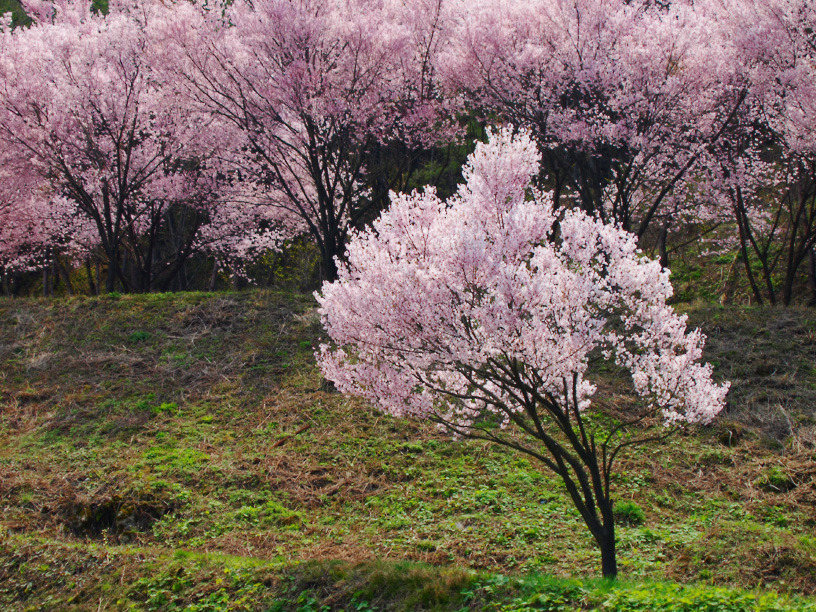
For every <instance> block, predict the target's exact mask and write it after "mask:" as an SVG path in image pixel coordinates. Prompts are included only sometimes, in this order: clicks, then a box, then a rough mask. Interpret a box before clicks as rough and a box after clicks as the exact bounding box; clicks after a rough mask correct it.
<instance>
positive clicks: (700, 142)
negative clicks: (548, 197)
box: [439, 0, 745, 265]
mask: <svg viewBox="0 0 816 612" xmlns="http://www.w3.org/2000/svg"><path fill="white" fill-rule="evenodd" d="M701 4H702V3H694V4H692V3H685V2H672V3H654V2H649V1H645V2H640V1H636V2H632V1H630V0H611V1H610V0H524V1H516V0H513V1H502V0H478V1H470V0H468V1H467V2H464V1H463V2H461V3H459V7H460V8H459V10H458V13H457V14H458V15H459V18H458V21H457V23H458V26H457V28H456V29H455V34H452V35H451V38H452V39H453V41H454V44H451V45H450V46H449V48H448V50H447V52H446V53H444V54H442V55H441V56H440V59H439V66H440V73H441V74H442V75H443V77H444V78H443V81H444V83H445V86H446V89H447V91H448V92H451V93H460V94H462V95H464V96H465V97H466V99H467V103H468V104H469V105H470V106H471V107H474V108H476V109H479V110H480V113H481V114H482V115H484V116H497V117H499V118H500V119H503V120H505V121H510V122H511V123H513V124H515V125H521V126H525V127H527V128H528V129H530V130H532V133H533V134H534V135H535V139H536V141H537V142H538V144H539V148H540V150H541V152H542V156H543V164H542V169H541V179H542V183H543V184H544V185H547V186H549V187H550V188H552V190H553V192H554V199H555V204H556V206H559V205H562V204H566V203H577V204H578V205H580V206H581V207H582V208H583V209H584V210H585V211H587V212H588V213H590V214H592V215H593V216H596V217H598V218H599V219H602V220H604V221H607V222H616V223H619V224H620V225H621V226H622V227H623V228H624V229H627V230H630V231H632V232H634V233H636V234H637V236H638V238H639V239H642V238H643V237H644V235H646V233H647V232H650V231H651V232H652V233H654V229H653V228H654V226H655V225H657V226H658V228H659V229H663V230H665V229H667V228H668V227H669V226H671V224H672V223H675V224H676V223H677V222H678V221H679V220H680V218H681V216H686V217H691V218H692V219H695V220H698V219H706V220H711V219H712V218H716V217H718V215H719V217H722V214H721V211H720V210H719V209H718V207H716V206H706V204H707V203H708V202H707V201H706V200H705V199H703V198H701V197H699V194H697V195H696V197H695V196H694V195H693V193H694V189H695V187H694V184H695V180H694V177H693V176H690V172H691V171H692V170H693V169H694V168H696V167H697V165H698V163H699V162H700V159H701V156H702V155H704V154H705V152H706V151H707V149H708V147H710V146H711V145H712V144H713V143H715V142H716V141H717V140H718V139H719V138H720V137H721V136H722V135H723V133H724V131H726V130H727V128H728V126H729V125H730V123H731V122H732V121H733V118H734V113H735V112H737V111H738V109H739V108H740V106H741V104H742V102H743V99H744V95H745V92H744V88H743V87H742V86H741V85H742V84H741V83H739V82H737V81H735V80H733V79H732V78H731V76H732V66H731V65H730V64H729V61H728V59H727V58H729V57H731V56H730V55H728V53H727V52H728V50H729V49H730V42H729V40H728V33H727V32H725V31H723V30H722V29H721V27H720V25H721V22H720V21H717V20H715V19H711V17H710V14H709V11H707V10H704V8H701V7H700V6H699V5H701ZM687 179H691V181H690V182H691V184H692V185H691V189H689V185H688V181H687ZM573 194H577V195H578V197H577V198H574V197H571V196H572V195H573ZM562 198H564V201H563V202H562ZM712 203H714V204H716V201H713V202H712ZM664 235H665V232H664ZM664 265H665V262H664Z"/></svg>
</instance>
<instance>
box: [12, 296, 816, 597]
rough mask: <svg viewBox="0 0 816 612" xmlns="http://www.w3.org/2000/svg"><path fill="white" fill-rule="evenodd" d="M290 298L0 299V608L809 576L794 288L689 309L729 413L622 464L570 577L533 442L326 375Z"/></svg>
mask: <svg viewBox="0 0 816 612" xmlns="http://www.w3.org/2000/svg"><path fill="white" fill-rule="evenodd" d="M313 308H314V303H313V300H312V298H311V297H310V296H301V295H293V294H282V293H269V292H260V291H257V292H247V293H235V294H173V295H169V294H168V295H147V296H121V297H120V296H116V295H114V296H110V297H102V298H80V297H77V298H67V299H60V300H52V301H43V300H34V299H30V300H28V299H27V300H0V504H2V507H3V512H2V514H0V607H3V608H4V609H6V608H10V609H28V608H30V609H42V608H43V607H45V608H46V609H65V608H66V607H69V606H74V607H75V608H77V609H93V610H97V609H109V608H110V609H127V608H129V607H133V608H134V609H174V607H175V609H181V608H184V607H188V609H198V610H221V609H269V608H270V607H272V606H273V602H277V603H274V606H277V607H278V609H300V610H319V609H346V610H364V609H371V607H372V606H373V607H374V608H375V609H394V608H398V607H406V608H416V607H433V606H435V605H438V606H441V607H442V608H445V609H462V608H464V609H480V608H484V607H487V608H488V609H506V610H521V609H575V608H585V609H589V608H596V607H601V606H605V607H604V609H620V610H630V609H689V610H698V609H712V610H713V609H755V607H756V605H758V604H757V601H758V599H757V598H759V599H762V598H765V599H766V601H765V602H764V603H763V604H762V605H763V606H765V607H761V606H760V607H761V609H804V608H805V606H806V605H809V604H806V602H805V600H797V601H795V602H793V603H791V602H788V603H785V601H786V600H785V598H787V597H789V596H809V595H812V594H814V593H816V538H814V536H813V532H814V525H816V507H815V506H814V504H816V483H814V475H815V474H816V359H814V357H816V314H814V313H813V312H812V311H807V310H795V309H794V310H779V311H773V310H760V309H725V310H724V309H719V308H713V307H697V308H689V309H688V312H689V315H690V318H691V319H692V321H693V322H695V324H698V325H702V326H703V327H704V329H705V330H706V331H707V333H708V334H709V336H710V340H709V346H710V350H709V357H708V358H709V359H710V360H711V361H712V362H714V363H715V365H716V370H717V375H718V376H720V377H726V378H728V379H730V380H732V382H733V383H734V388H733V392H732V394H731V399H730V405H729V409H728V414H725V415H724V416H723V417H722V418H721V419H720V420H719V421H718V423H717V424H716V425H714V426H712V427H708V428H701V429H694V430H690V431H688V432H686V433H685V434H683V435H681V436H676V437H674V438H673V439H671V440H670V441H669V442H668V443H666V444H665V445H663V446H660V447H647V448H644V449H640V450H638V451H636V452H634V453H632V454H631V455H629V456H628V457H627V458H626V460H625V461H624V462H623V463H622V464H621V466H620V475H619V478H618V479H617V481H616V485H617V499H618V501H619V502H630V503H629V506H628V508H629V510H628V511H626V512H625V513H624V515H623V516H622V517H621V526H620V529H619V532H618V540H619V549H620V565H621V577H622V578H623V582H622V583H621V584H619V585H617V586H614V587H612V586H610V585H608V584H605V583H602V582H596V581H592V580H588V579H587V577H592V576H595V575H596V574H597V573H598V567H599V559H598V555H597V554H596V553H595V550H594V547H593V545H592V542H591V541H590V538H589V536H588V533H586V528H585V527H584V525H583V523H582V522H581V521H580V519H579V517H578V516H577V513H576V512H575V511H574V510H573V509H572V507H571V504H570V503H569V500H568V499H567V497H566V495H565V493H564V492H563V491H562V490H561V487H560V486H559V483H558V482H557V480H556V479H555V478H553V477H552V476H550V474H548V473H547V472H545V471H543V470H542V469H540V468H539V466H537V465H534V464H532V463H530V462H529V461H527V460H526V459H524V458H522V457H520V456H517V455H513V454H512V453H509V452H507V451H505V450H504V449H498V448H493V447H491V446H489V445H486V444H483V443H475V442H452V441H450V440H448V439H447V438H446V437H445V436H443V435H442V434H441V433H440V432H438V431H436V430H435V429H434V428H433V427H431V426H428V425H425V424H421V423H416V422H405V421H398V420H395V419H392V418H390V417H387V416H385V415H382V414H380V413H378V412H376V411H374V410H372V409H371V408H370V407H369V406H368V405H366V404H365V403H364V402H362V401H360V400H358V399H355V398H350V397H345V396H342V395H340V394H337V393H335V392H332V390H331V388H329V387H327V386H326V385H324V383H323V381H322V379H321V377H320V375H319V373H318V372H317V370H316V368H315V366H314V362H313V357H312V346H313V345H314V344H315V343H316V342H317V341H318V337H319V335H320V330H319V324H318V321H317V319H316V317H315V314H314V310H313ZM609 390H610V392H614V393H620V391H619V390H618V389H617V387H615V386H614V385H612V384H611V383H610V387H609ZM609 401H613V402H614V401H625V398H624V397H622V396H614V395H613V396H612V397H610V399H609ZM406 563H408V565H406ZM547 576H551V577H547ZM644 581H646V582H644ZM655 581H657V582H655ZM673 582H676V583H682V584H687V585H690V586H687V587H679V586H676V585H673V584H672V583H673ZM706 585H719V586H725V587H729V588H742V589H748V590H749V591H747V592H744V591H739V590H737V591H731V590H716V589H709V588H707V587H706ZM769 588H770V589H771V590H772V591H778V592H781V593H784V594H785V595H784V596H782V598H781V599H780V598H779V597H776V596H775V595H773V594H772V593H771V591H769V590H768V589H769ZM754 589H760V590H759V591H754ZM542 598H543V599H542ZM661 598H662V599H661ZM695 598H696V599H695ZM706 598H708V599H706ZM704 599H705V600H706V601H712V602H715V603H716V601H726V600H727V601H731V602H732V603H731V604H728V605H729V606H731V607H720V608H716V607H714V604H711V607H709V608H705V607H704V606H703V604H702V603H701V602H702V601H703V600H704ZM545 600H546V601H545ZM550 600H552V601H550ZM681 600H688V601H689V602H692V603H690V604H688V605H689V606H690V607H688V608H678V607H665V608H660V607H659V605H658V604H659V602H660V601H666V602H677V601H681ZM740 600H742V601H743V604H738V603H734V602H738V601H740ZM558 601H560V602H561V603H558V604H557V605H556V603H557V602H558ZM490 602H493V603H490ZM496 602H501V603H500V604H499V603H496ZM548 602H549V603H548ZM553 602H556V603H553ZM638 602H640V603H638ZM644 602H645V603H644ZM695 602H696V603H695ZM191 605H192V606H193V607H192V608H189V606H191ZM491 605H492V606H493V607H492V608H490V606H491ZM638 605H642V606H643V607H641V608H638V607H637V606H638ZM666 605H667V606H668V605H669V604H666ZM671 605H675V604H671ZM706 605H708V604H706ZM717 605H719V604H717ZM723 605H725V604H723ZM323 606H328V607H326V608H323ZM366 606H369V607H366ZM501 606H505V607H504V608H502V607H501ZM536 606H537V607H536ZM557 606H562V607H557ZM739 606H742V607H739ZM273 609H274V608H273Z"/></svg>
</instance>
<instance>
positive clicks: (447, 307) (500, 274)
mask: <svg viewBox="0 0 816 612" xmlns="http://www.w3.org/2000/svg"><path fill="white" fill-rule="evenodd" d="M539 163H540V155H539V153H538V152H537V148H536V145H535V144H534V143H533V141H532V140H531V138H530V136H529V135H528V134H526V133H524V134H521V135H518V136H515V137H513V136H512V135H511V133H510V131H509V130H501V131H499V132H495V133H492V134H491V136H490V143H489V144H486V145H479V146H478V147H477V149H476V151H475V153H474V154H473V155H472V156H471V157H470V158H469V161H468V163H467V164H466V166H465V170H464V176H465V179H466V183H465V184H464V185H463V186H462V187H461V188H460V190H459V192H458V193H457V194H456V195H454V196H453V197H452V198H451V199H450V200H448V201H440V200H439V198H438V197H437V196H436V194H435V193H434V191H433V190H426V191H425V192H424V193H413V194H411V195H395V196H393V201H392V205H391V208H390V209H389V210H388V211H387V212H386V213H385V214H383V216H382V217H381V218H380V219H379V220H377V221H376V222H375V223H374V225H373V227H372V229H371V230H369V231H366V232H361V233H359V234H356V235H355V236H354V238H353V239H352V240H351V241H350V244H349V247H348V263H347V264H345V265H341V266H340V270H339V279H338V280H337V281H336V282H333V283H326V284H324V286H323V290H322V291H323V292H322V295H319V296H318V301H319V303H320V313H321V316H322V320H323V324H324V325H325V327H326V329H327V331H328V333H329V335H330V336H331V339H332V341H333V344H332V345H322V346H321V348H320V352H319V354H318V357H319V363H320V366H321V368H322V370H323V372H324V374H325V376H326V377H327V378H328V379H330V380H332V381H333V382H334V383H335V384H336V385H337V387H338V388H339V389H340V390H341V391H344V392H351V393H356V394H360V395H363V396H365V397H367V398H369V399H370V400H372V401H374V402H375V403H376V404H377V405H378V406H379V407H381V408H382V409H383V410H385V411H387V412H389V413H392V414H394V415H398V416H402V415H405V416H413V417H418V418H427V419H431V420H433V421H436V422H437V423H439V424H441V425H442V426H444V427H445V428H447V429H448V430H449V431H451V432H454V433H455V434H458V435H462V436H466V437H471V438H478V439H483V440H490V441H492V442H495V443H498V444H502V445H505V446H508V447H511V448H513V449H516V450H518V451H521V452H523V453H526V454H528V455H530V456H532V457H535V458H536V459H538V460H540V461H541V462H542V463H543V464H545V465H546V466H547V467H548V468H550V469H551V470H552V471H554V472H555V473H556V474H558V475H559V476H560V477H561V479H562V480H563V482H564V484H565V485H566V488H567V490H568V492H569V495H570V497H571V499H572V501H573V502H574V504H575V507H576V508H577V509H578V511H579V513H580V514H581V517H582V518H583V520H584V522H585V523H586V525H587V527H588V528H589V530H590V532H591V533H592V536H593V537H594V539H595V541H596V542H597V544H598V546H599V547H600V551H601V558H602V572H603V575H604V576H609V577H614V576H615V575H616V573H617V564H616V555H615V531H614V518H613V503H612V499H613V498H612V493H613V492H612V488H611V476H612V474H613V469H614V462H615V459H616V458H617V457H618V454H619V452H620V451H621V450H623V449H624V448H626V447H628V446H632V445H636V444H642V443H645V442H647V441H650V440H656V439H661V438H662V437H664V436H665V435H667V434H668V433H670V432H671V431H673V430H674V429H675V428H677V427H679V426H681V425H682V424H683V423H694V422H700V423H708V422H709V421H711V419H712V418H714V416H715V415H716V414H717V413H718V412H719V411H720V409H721V408H722V406H723V402H724V397H725V394H726V392H727V390H728V384H727V383H726V384H721V385H718V384H715V383H713V382H712V379H711V368H710V366H708V365H701V364H699V363H698V360H699V359H700V357H701V353H702V346H703V342H704V337H703V336H702V334H701V333H700V332H699V330H697V331H692V332H687V331H686V324H685V317H682V316H678V315H676V314H675V313H674V312H673V311H672V309H671V307H670V306H668V305H667V304H666V300H667V298H668V297H669V296H670V295H671V292H672V290H671V286H670V284H669V279H668V271H667V270H664V269H662V268H661V267H660V265H659V264H658V263H657V262H654V261H650V260H648V259H646V258H644V257H643V256H642V255H641V254H640V253H639V251H638V250H637V246H636V239H635V237H634V236H633V235H632V234H630V233H628V232H625V231H623V230H621V229H619V228H617V227H614V226H611V225H606V224H604V223H603V222H601V221H599V220H597V219H593V218H591V217H590V216H588V215H587V214H586V213H584V212H582V211H580V210H563V209H562V210H559V211H556V210H555V209H554V207H553V204H552V199H551V195H550V194H549V193H543V192H541V191H538V190H536V189H534V188H532V187H530V179H531V177H532V176H533V175H535V174H537V173H538V170H539ZM605 362H611V363H613V364H615V365H616V366H618V367H620V368H622V369H624V370H625V371H628V372H629V374H630V375H631V381H632V384H633V386H634V390H635V391H636V392H637V395H638V396H639V398H640V400H639V401H638V402H637V403H635V404H633V405H631V406H627V407H626V408H625V409H620V410H618V411H617V412H612V415H613V416H612V417H610V416H609V415H607V417H599V418H594V416H595V415H597V414H598V413H597V412H596V411H595V410H596V409H594V408H593V403H592V400H593V396H594V394H595V392H596V390H597V388H598V384H597V383H598V378H597V375H598V368H599V366H601V367H602V366H603V364H604V363H605Z"/></svg>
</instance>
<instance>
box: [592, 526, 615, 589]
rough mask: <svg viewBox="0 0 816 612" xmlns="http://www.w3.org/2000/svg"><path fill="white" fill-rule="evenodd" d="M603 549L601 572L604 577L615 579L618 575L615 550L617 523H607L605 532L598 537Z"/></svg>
mask: <svg viewBox="0 0 816 612" xmlns="http://www.w3.org/2000/svg"><path fill="white" fill-rule="evenodd" d="M596 540H597V542H598V546H599V547H600V549H601V574H603V577H604V578H608V579H610V580H614V579H615V578H617V576H618V558H617V552H616V550H615V523H614V522H610V523H609V525H605V526H604V528H603V533H602V534H601V536H600V537H599V538H596Z"/></svg>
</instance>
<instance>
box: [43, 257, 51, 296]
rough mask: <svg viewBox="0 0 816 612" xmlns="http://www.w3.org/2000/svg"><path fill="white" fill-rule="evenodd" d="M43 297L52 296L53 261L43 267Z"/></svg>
mask: <svg viewBox="0 0 816 612" xmlns="http://www.w3.org/2000/svg"><path fill="white" fill-rule="evenodd" d="M43 297H51V263H50V262H49V263H48V264H47V265H46V266H45V267H44V268H43Z"/></svg>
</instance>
